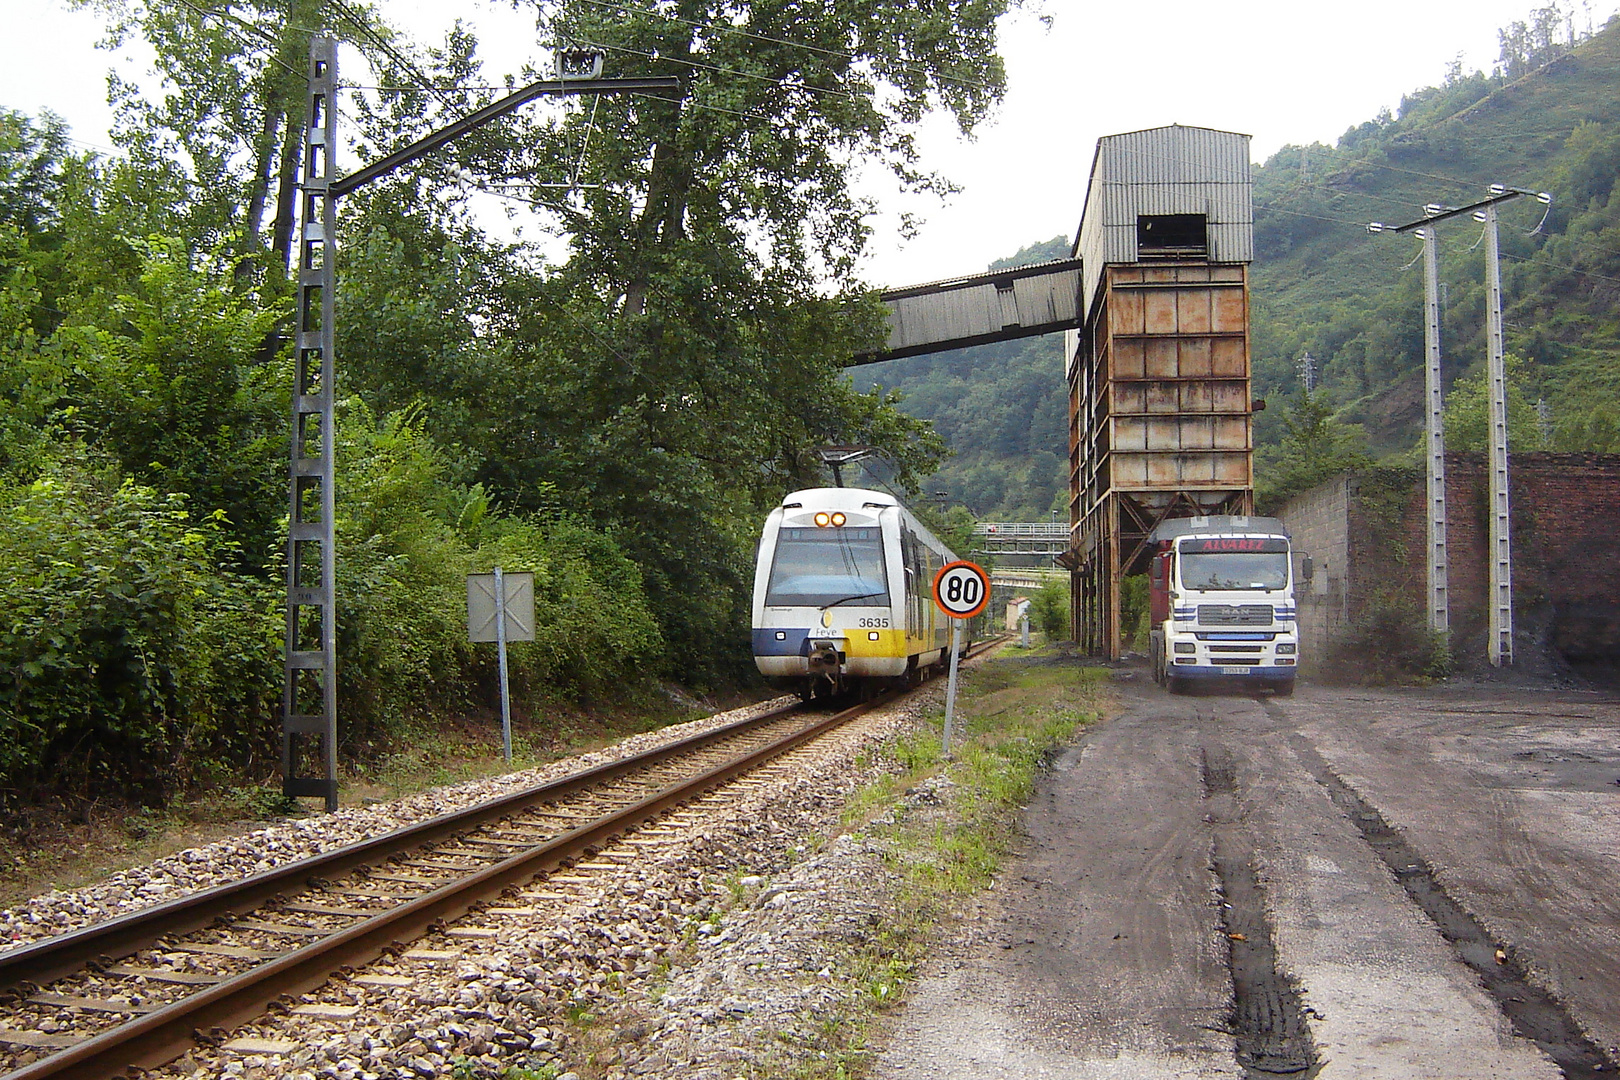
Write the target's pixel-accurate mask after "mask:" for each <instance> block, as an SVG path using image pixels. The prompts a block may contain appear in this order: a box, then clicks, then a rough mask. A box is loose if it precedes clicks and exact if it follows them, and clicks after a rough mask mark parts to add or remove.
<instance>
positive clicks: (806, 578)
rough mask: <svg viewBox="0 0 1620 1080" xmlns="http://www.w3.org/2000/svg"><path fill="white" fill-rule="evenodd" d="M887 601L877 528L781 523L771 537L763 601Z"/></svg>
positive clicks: (818, 604)
mask: <svg viewBox="0 0 1620 1080" xmlns="http://www.w3.org/2000/svg"><path fill="white" fill-rule="evenodd" d="M862 601H864V602H865V603H866V604H871V605H873V606H882V605H885V604H887V603H888V602H889V581H888V575H887V574H886V573H885V572H884V569H883V532H882V530H881V529H875V528H874V529H815V528H812V529H783V530H781V531H780V532H779V533H778V534H777V537H776V557H775V558H774V559H773V560H772V561H771V579H770V584H769V585H768V586H767V587H766V590H765V603H766V606H768V607H831V606H832V605H834V604H852V603H860V602H862Z"/></svg>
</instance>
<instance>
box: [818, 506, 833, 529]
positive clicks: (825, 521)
mask: <svg viewBox="0 0 1620 1080" xmlns="http://www.w3.org/2000/svg"><path fill="white" fill-rule="evenodd" d="M816 524H817V525H818V526H820V527H821V528H823V529H825V528H826V527H827V526H828V525H830V524H832V515H831V514H829V513H827V511H825V510H822V511H821V512H820V513H818V514H816Z"/></svg>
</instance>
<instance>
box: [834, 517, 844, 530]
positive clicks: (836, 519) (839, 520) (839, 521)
mask: <svg viewBox="0 0 1620 1080" xmlns="http://www.w3.org/2000/svg"><path fill="white" fill-rule="evenodd" d="M832 523H833V525H835V526H837V527H838V528H843V525H844V515H843V514H834V515H833V516H832Z"/></svg>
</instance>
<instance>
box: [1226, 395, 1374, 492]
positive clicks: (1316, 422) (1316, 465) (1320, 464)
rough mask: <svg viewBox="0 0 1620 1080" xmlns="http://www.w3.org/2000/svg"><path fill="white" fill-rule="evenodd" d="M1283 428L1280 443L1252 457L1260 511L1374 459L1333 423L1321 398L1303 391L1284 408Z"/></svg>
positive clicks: (1356, 437)
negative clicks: (1253, 458)
mask: <svg viewBox="0 0 1620 1080" xmlns="http://www.w3.org/2000/svg"><path fill="white" fill-rule="evenodd" d="M1282 428H1283V437H1282V442H1281V444H1280V445H1278V446H1276V447H1274V448H1273V447H1266V448H1264V449H1263V450H1262V451H1261V452H1258V453H1256V455H1255V463H1254V472H1255V496H1256V498H1255V502H1256V504H1257V505H1258V506H1259V508H1260V509H1261V511H1262V512H1269V511H1272V510H1275V509H1276V508H1277V507H1278V506H1279V505H1281V503H1282V502H1283V501H1284V500H1285V499H1287V498H1288V497H1289V496H1290V495H1295V494H1298V493H1299V492H1302V491H1309V490H1310V489H1311V488H1313V487H1315V486H1316V485H1317V484H1320V483H1322V482H1323V481H1324V480H1329V479H1331V478H1332V477H1334V476H1337V475H1339V474H1340V473H1342V472H1345V471H1347V470H1349V469H1355V468H1359V467H1361V466H1363V465H1367V464H1370V463H1371V461H1372V459H1371V458H1370V457H1368V456H1367V453H1366V452H1365V451H1364V450H1362V449H1361V433H1360V432H1359V431H1358V430H1356V429H1355V428H1353V427H1351V426H1349V425H1346V424H1344V423H1341V422H1340V421H1338V420H1336V419H1334V416H1333V410H1332V408H1331V407H1330V406H1329V405H1328V404H1327V402H1326V400H1324V398H1323V396H1322V395H1321V394H1313V393H1310V392H1309V391H1305V390H1301V391H1300V394H1299V397H1298V398H1297V399H1296V400H1295V401H1294V402H1293V403H1292V404H1290V405H1289V406H1287V407H1286V409H1285V411H1284V414H1283V419H1282Z"/></svg>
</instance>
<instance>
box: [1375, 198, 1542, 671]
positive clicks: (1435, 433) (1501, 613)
mask: <svg viewBox="0 0 1620 1080" xmlns="http://www.w3.org/2000/svg"><path fill="white" fill-rule="evenodd" d="M1520 195H1531V196H1534V197H1535V199H1536V201H1538V202H1540V203H1542V204H1550V203H1551V202H1552V196H1551V195H1548V194H1547V193H1546V192H1544V191H1543V192H1536V191H1525V190H1523V189H1521V188H1510V187H1505V186H1503V185H1501V184H1492V185H1491V194H1490V197H1489V198H1485V199H1481V200H1480V201H1479V202H1476V203H1470V204H1469V205H1468V206H1461V207H1454V206H1439V205H1436V204H1430V205H1428V206H1426V207H1424V208H1423V209H1424V217H1423V218H1421V219H1419V220H1417V221H1412V222H1408V223H1407V224H1405V225H1385V224H1384V223H1383V222H1379V221H1374V222H1371V223H1369V224H1368V225H1367V231H1368V232H1370V233H1380V232H1411V231H1412V230H1414V229H1415V230H1418V233H1419V235H1420V236H1422V237H1423V246H1424V266H1423V269H1424V282H1423V285H1424V300H1425V306H1426V309H1427V314H1426V317H1425V320H1424V323H1425V326H1424V342H1425V346H1426V352H1427V353H1428V368H1429V372H1428V376H1427V378H1426V379H1425V383H1426V385H1427V388H1428V424H1429V428H1428V457H1429V500H1428V504H1429V625H1430V627H1431V628H1434V629H1442V628H1441V627H1439V626H1437V625H1436V617H1437V614H1439V615H1441V616H1442V617H1444V618H1445V619H1446V621H1447V622H1448V623H1449V620H1450V616H1449V613H1448V612H1445V611H1444V609H1443V608H1442V607H1441V604H1442V603H1443V602H1444V595H1443V594H1444V582H1445V573H1444V571H1445V501H1444V500H1445V459H1444V453H1445V446H1444V436H1443V433H1442V431H1441V427H1440V421H1441V418H1442V416H1443V413H1442V405H1443V402H1442V401H1441V389H1440V383H1439V376H1440V306H1439V284H1438V278H1439V274H1438V270H1437V269H1436V266H1437V257H1436V254H1435V245H1436V240H1435V236H1436V234H1435V228H1434V227H1435V225H1437V224H1438V223H1439V222H1442V221H1445V220H1446V219H1448V218H1454V217H1457V216H1459V215H1462V214H1471V215H1473V217H1474V219H1475V220H1476V221H1483V222H1484V223H1485V238H1486V249H1485V264H1486V265H1485V277H1486V291H1487V294H1488V295H1487V297H1486V304H1485V341H1486V350H1487V356H1486V380H1487V382H1488V383H1489V391H1490V425H1489V426H1490V438H1491V451H1490V452H1491V493H1490V500H1491V521H1490V545H1489V546H1490V560H1491V583H1490V597H1489V600H1488V607H1489V609H1490V610H1489V618H1490V640H1489V642H1488V644H1487V648H1486V653H1487V656H1488V657H1489V659H1490V662H1491V664H1492V665H1494V666H1497V667H1500V666H1502V665H1503V664H1511V663H1513V544H1512V530H1511V521H1510V517H1509V515H1510V509H1511V508H1510V506H1509V499H1508V443H1507V377H1506V373H1505V371H1504V368H1503V359H1502V352H1503V349H1502V265H1501V253H1500V251H1499V250H1498V246H1497V235H1496V204H1497V203H1502V202H1507V201H1508V200H1509V199H1516V198H1518V197H1519V196H1520ZM1437 568H1438V569H1439V571H1440V572H1439V574H1438V575H1437V574H1436V570H1437Z"/></svg>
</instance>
